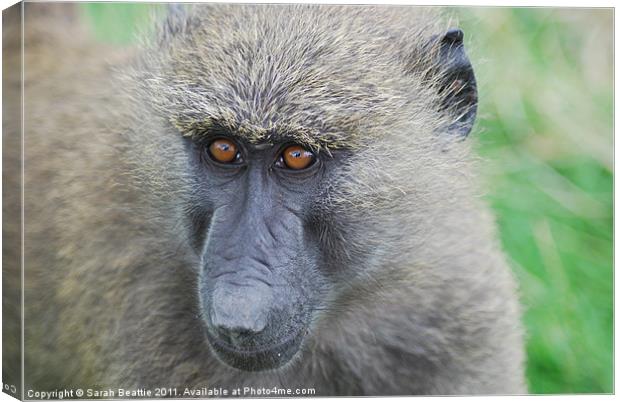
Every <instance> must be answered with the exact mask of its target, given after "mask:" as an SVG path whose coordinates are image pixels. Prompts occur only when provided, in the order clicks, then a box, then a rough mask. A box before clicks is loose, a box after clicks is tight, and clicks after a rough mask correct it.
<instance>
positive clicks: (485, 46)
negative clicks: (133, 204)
mask: <svg viewBox="0 0 620 402" xmlns="http://www.w3.org/2000/svg"><path fill="white" fill-rule="evenodd" d="M82 7H83V8H82V11H83V12H84V15H85V16H86V18H87V19H88V21H89V23H90V24H91V26H92V28H93V31H94V32H95V34H96V35H97V36H98V37H99V38H101V40H105V41H109V42H113V43H118V44H128V43H130V42H131V41H132V38H133V35H134V32H135V29H136V28H137V27H144V26H145V25H146V24H147V23H148V18H147V17H148V10H149V8H150V7H152V6H149V5H144V4H109V3H108V4H106V3H97V4H87V5H83V6H82ZM448 13H449V14H451V15H454V16H455V17H456V19H455V21H457V20H458V25H459V26H460V27H461V28H463V30H464V31H465V33H466V39H467V46H468V50H469V54H470V57H471V59H472V63H473V64H474V67H475V70H476V73H477V77H478V80H479V92H480V110H479V119H478V122H477V128H476V130H475V134H474V135H473V138H471V141H476V144H477V148H478V150H479V153H480V155H481V157H482V158H483V160H484V163H483V167H484V172H483V173H484V174H485V176H486V178H487V180H488V185H487V187H488V189H489V192H488V199H489V201H490V203H491V205H492V207H493V209H494V211H495V213H496V216H497V221H498V226H499V229H500V234H501V240H502V244H503V246H504V249H505V250H506V253H507V255H508V257H509V259H510V262H511V264H512V267H513V269H514V271H515V273H516V275H517V277H518V279H519V281H520V287H521V294H522V301H523V304H524V306H525V309H526V310H525V316H524V321H525V325H526V328H527V332H528V337H527V354H528V363H527V378H528V382H529V389H530V392H533V393H582V392H587V393H609V392H613V382H612V381H613V380H612V372H613V355H612V342H613V340H612V337H613V327H612V323H613V306H612V297H613V268H612V226H613V205H612V198H613V195H612V186H613V185H612V179H613V176H612V171H613V170H612V168H613V114H612V113H613V112H612V110H613V92H612V91H613V90H612V88H613V86H612V79H613V69H612V66H613V58H612V57H613V56H612V55H613V52H612V33H613V16H612V11H611V10H610V9H559V8H483V7H479V8H453V9H449V10H448ZM455 24H457V23H456V22H455ZM497 369H498V370H501V367H498V368H497Z"/></svg>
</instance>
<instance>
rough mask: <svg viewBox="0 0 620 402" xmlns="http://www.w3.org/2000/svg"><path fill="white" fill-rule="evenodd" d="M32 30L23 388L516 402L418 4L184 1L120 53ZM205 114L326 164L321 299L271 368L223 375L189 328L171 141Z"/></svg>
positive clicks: (508, 304)
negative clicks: (290, 353)
mask: <svg viewBox="0 0 620 402" xmlns="http://www.w3.org/2000/svg"><path fill="white" fill-rule="evenodd" d="M36 7H37V5H36V4H32V3H29V4H27V6H26V27H27V31H28V26H29V25H28V21H29V19H28V18H29V17H28V16H29V14H28V12H29V10H30V9H35V8H36ZM58 7H66V6H63V5H58ZM37 18H39V17H38V16H35V13H33V17H32V19H31V21H32V25H31V26H35V25H36V26H37V28H36V29H34V28H33V35H32V36H31V37H30V39H29V42H27V50H28V54H27V56H26V57H27V58H26V66H27V67H26V93H25V99H26V118H25V130H26V158H25V164H26V178H25V184H26V203H25V213H26V222H25V238H26V254H25V263H26V273H25V275H26V290H25V292H26V294H25V302H26V308H27V310H26V380H25V382H26V388H36V389H54V388H59V387H70V386H74V387H81V388H86V387H94V388H107V387H109V386H111V387H117V386H124V387H136V388H142V387H146V388H152V387H178V388H179V390H182V389H183V388H185V387H189V388H200V387H203V386H209V387H220V386H221V387H227V388H229V389H232V388H237V387H243V386H252V385H253V386H256V387H264V388H270V387H273V386H279V387H287V388H302V387H304V388H305V387H313V388H315V389H316V391H317V393H318V394H319V395H388V394H390V395H408V394H514V393H523V392H525V390H526V388H525V383H524V375H523V374H524V373H523V363H524V350H523V341H522V329H521V325H520V323H519V321H520V308H519V304H518V301H517V289H516V284H515V280H514V278H513V277H512V274H511V272H510V270H509V268H508V267H507V265H506V262H505V257H504V256H503V255H502V253H501V251H500V247H499V244H498V241H497V236H496V233H495V227H494V222H493V218H492V216H491V214H490V213H489V210H488V207H487V206H486V205H485V203H484V202H483V201H481V200H480V193H481V190H480V189H479V186H478V184H477V181H476V178H475V170H476V166H475V163H474V158H473V157H472V156H471V151H470V142H469V141H462V140H461V139H460V138H459V137H458V136H453V135H450V133H446V132H445V131H446V130H447V129H446V128H447V127H451V125H452V124H453V123H454V122H455V119H456V117H455V116H454V114H452V113H450V111H444V112H440V109H439V108H438V105H440V103H441V101H440V99H439V96H438V94H437V86H438V83H439V82H440V81H441V78H442V77H441V74H440V73H437V72H436V71H437V69H436V67H437V66H436V65H434V63H435V62H434V60H435V59H434V58H433V55H434V54H435V52H434V51H433V50H431V51H427V52H424V51H422V50H423V49H424V46H426V45H427V44H428V43H429V41H430V40H431V38H433V37H434V36H436V35H441V34H442V33H443V32H445V31H446V30H447V28H448V25H447V24H445V23H443V22H441V21H442V20H441V19H440V18H438V17H436V16H435V11H434V10H429V9H425V8H417V7H357V6H355V7H353V6H348V7H340V6H280V5H273V6H258V5H255V6H239V5H234V6H233V5H231V6H222V5H201V6H196V7H194V8H193V9H190V10H188V11H187V12H186V13H177V12H175V13H174V15H173V16H172V17H171V18H170V19H168V20H167V21H166V22H165V23H163V24H161V29H160V32H159V33H158V35H157V38H156V39H155V40H152V41H146V40H145V44H144V45H143V46H142V48H141V49H140V50H138V51H137V52H136V54H135V55H132V54H130V55H129V56H128V55H126V54H122V53H119V52H117V51H115V50H113V49H106V48H97V47H95V45H94V44H93V43H91V42H89V41H88V40H86V39H85V38H84V35H71V34H70V33H69V34H67V33H66V32H57V33H54V32H52V31H51V30H50V32H48V33H46V35H44V36H37V35H36V34H37V32H38V31H39V30H40V29H41V28H40V26H38V25H37V24H38V23H41V22H40V20H38V19H37ZM74 29H78V28H74ZM35 31H36V32H35ZM70 32H74V33H75V32H76V31H70ZM68 60H69V61H68ZM70 60H75V63H72V62H70ZM104 60H105V61H106V62H107V63H108V64H112V65H113V66H114V68H113V69H111V68H109V67H108V64H105V63H102V62H103V61H104ZM30 66H32V67H30ZM433 71H435V73H434V74H435V75H433V74H431V72H433ZM214 121H217V122H218V123H220V124H224V125H225V126H226V127H228V128H229V129H231V130H234V131H235V132H237V133H240V134H241V135H243V136H245V137H246V138H247V139H249V140H250V141H253V142H257V143H259V142H260V143H265V142H267V143H269V142H270V141H277V134H274V133H282V132H285V133H288V134H290V135H293V136H294V137H295V138H296V139H297V140H299V141H301V142H304V143H306V144H308V146H311V147H314V148H315V149H317V150H319V152H328V153H337V152H339V151H342V152H344V153H342V154H341V155H344V156H342V157H341V158H340V159H339V164H338V166H335V167H334V168H333V169H332V170H331V171H330V173H329V176H328V177H326V178H325V180H324V182H323V185H322V186H321V197H320V200H321V202H319V203H317V205H316V211H315V212H316V213H317V216H320V217H322V218H321V219H320V220H321V222H317V223H316V224H317V227H319V228H321V229H320V236H319V238H320V242H321V245H322V247H323V249H324V250H327V251H326V255H325V267H324V268H325V269H328V270H331V272H333V276H334V278H335V279H334V281H335V283H336V284H337V286H334V287H333V288H332V290H331V292H330V294H329V295H328V296H326V298H325V300H323V301H322V304H321V306H320V309H319V310H320V311H317V312H316V314H315V316H314V319H313V322H312V325H311V328H310V331H309V334H308V335H307V336H306V339H305V340H304V344H303V346H302V350H301V352H300V353H298V354H297V355H296V357H295V358H294V359H293V361H291V362H290V363H288V364H287V365H286V366H284V367H282V368H281V369H278V370H275V371H264V372H240V371H237V370H235V369H232V368H229V367H227V366H225V365H224V364H222V363H221V362H219V361H218V360H217V359H215V358H214V357H213V355H212V353H211V351H210V348H209V345H208V343H207V342H206V340H205V338H204V335H203V333H202V330H201V326H200V324H199V315H200V311H199V306H198V300H197V294H196V293H197V292H196V287H197V284H196V276H197V269H198V268H197V267H198V265H199V258H200V257H199V255H198V253H197V252H196V247H195V246H194V245H192V242H191V239H189V234H188V233H189V231H188V227H189V226H190V222H189V221H188V218H187V208H188V203H189V200H190V199H191V196H192V191H193V190H195V189H194V188H193V187H192V185H193V183H194V181H193V180H194V179H193V177H191V175H190V174H189V170H188V168H187V166H188V163H189V161H188V158H187V155H186V150H185V148H184V141H185V139H184V138H183V137H184V136H187V137H192V138H195V137H196V136H200V135H201V133H202V132H203V131H204V129H205V128H207V127H208V125H209V124H211V123H212V122H214ZM14 235H17V234H14ZM5 242H6V239H5Z"/></svg>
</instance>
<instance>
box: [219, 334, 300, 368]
mask: <svg viewBox="0 0 620 402" xmlns="http://www.w3.org/2000/svg"><path fill="white" fill-rule="evenodd" d="M303 333H304V331H301V332H300V333H298V334H297V335H295V336H290V337H288V338H286V339H284V340H283V341H282V342H280V343H275V344H273V345H269V346H264V347H261V348H256V349H253V350H250V349H247V350H239V349H236V348H235V347H233V346H231V345H230V344H228V343H226V342H223V341H222V340H220V339H218V338H217V337H215V336H213V335H211V334H209V333H208V331H207V338H208V340H209V344H210V345H211V349H212V350H213V351H214V353H215V355H216V356H217V357H218V359H219V360H220V361H221V362H223V363H225V364H226V365H228V366H231V367H233V368H236V369H239V370H243V371H263V370H272V369H277V368H279V367H282V366H283V365H285V364H286V363H288V362H289V361H290V360H291V359H292V358H293V356H295V354H296V353H297V352H298V351H299V348H300V346H301V343H302V340H303Z"/></svg>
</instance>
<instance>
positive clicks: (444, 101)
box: [433, 29, 478, 137]
mask: <svg viewBox="0 0 620 402" xmlns="http://www.w3.org/2000/svg"><path fill="white" fill-rule="evenodd" d="M434 41H435V43H434V44H433V48H434V49H435V52H433V53H434V56H435V57H436V58H437V59H436V60H435V65H436V66H437V69H436V70H435V72H436V73H438V74H437V75H436V76H435V79H439V80H438V82H436V83H437V84H438V85H437V88H438V92H439V95H440V97H441V105H440V108H441V110H442V111H444V112H447V113H448V114H449V115H450V116H451V117H453V118H454V120H453V123H451V124H450V125H449V126H448V127H447V130H448V131H449V132H452V133H454V134H456V135H460V136H463V137H466V136H467V135H468V134H469V132H470V131H471V129H472V126H473V125H474V120H475V119H476V111H477V109H478V90H477V89H476V78H475V76H474V70H473V68H472V66H471V63H470V62H469V59H468V58H467V54H466V53H465V47H464V46H463V31H461V30H460V29H450V30H449V31H447V32H446V33H445V34H444V35H443V36H440V37H435V38H434Z"/></svg>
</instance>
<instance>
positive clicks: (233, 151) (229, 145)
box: [209, 138, 238, 163]
mask: <svg viewBox="0 0 620 402" xmlns="http://www.w3.org/2000/svg"><path fill="white" fill-rule="evenodd" d="M209 154H210V155H211V157H212V158H213V159H215V160H216V161H218V162H220V163H230V162H233V161H234V160H235V159H236V158H237V154H238V152H237V146H236V145H235V143H234V142H232V141H230V140H227V139H225V138H219V139H217V140H215V141H213V142H212V143H211V145H209Z"/></svg>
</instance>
